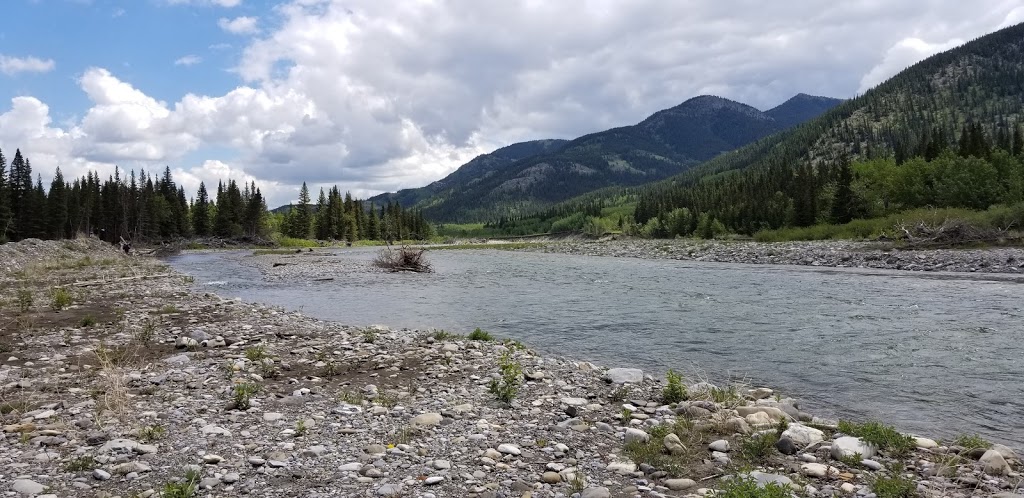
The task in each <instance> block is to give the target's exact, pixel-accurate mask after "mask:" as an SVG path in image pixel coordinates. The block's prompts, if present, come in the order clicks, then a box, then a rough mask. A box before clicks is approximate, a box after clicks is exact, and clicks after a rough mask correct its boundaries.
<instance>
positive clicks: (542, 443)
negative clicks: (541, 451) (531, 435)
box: [534, 439, 548, 448]
mask: <svg viewBox="0 0 1024 498" xmlns="http://www.w3.org/2000/svg"><path fill="white" fill-rule="evenodd" d="M534 444H535V445H536V446H537V447H538V448H543V447H545V446H547V445H548V440H547V439H538V440H537V441H535V442H534Z"/></svg>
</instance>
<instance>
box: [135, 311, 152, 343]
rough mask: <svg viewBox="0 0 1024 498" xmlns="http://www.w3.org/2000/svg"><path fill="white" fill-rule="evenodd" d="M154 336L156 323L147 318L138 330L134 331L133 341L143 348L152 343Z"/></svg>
mask: <svg viewBox="0 0 1024 498" xmlns="http://www.w3.org/2000/svg"><path fill="white" fill-rule="evenodd" d="M155 335H156V323H155V322H154V321H153V320H150V319H148V318H147V319H146V320H145V321H144V322H142V325H140V326H139V328H138V330H136V332H135V337H134V339H135V342H137V343H139V344H142V345H144V346H145V345H149V343H151V342H153V336H155Z"/></svg>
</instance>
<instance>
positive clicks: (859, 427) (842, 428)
mask: <svg viewBox="0 0 1024 498" xmlns="http://www.w3.org/2000/svg"><path fill="white" fill-rule="evenodd" d="M837 428H838V430H839V432H842V433H843V434H847V435H850V436H854V437H859V438H860V439H861V440H863V441H864V442H866V443H868V444H872V445H874V446H875V447H876V448H878V449H880V450H885V451H886V452H888V453H890V454H891V456H895V457H904V456H907V455H909V454H910V452H911V451H913V450H914V448H915V447H916V444H915V442H914V438H912V437H910V436H906V435H903V434H900V432H899V431H897V430H896V429H895V428H893V427H892V426H888V425H885V424H883V423H881V422H876V421H869V422H864V423H856V422H850V421H848V420H840V421H839V425H838V427H837Z"/></svg>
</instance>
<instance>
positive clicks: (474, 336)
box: [466, 327, 494, 341]
mask: <svg viewBox="0 0 1024 498" xmlns="http://www.w3.org/2000/svg"><path fill="white" fill-rule="evenodd" d="M466 338H467V339H469V340H471V341H493V340H494V336H492V335H491V334H490V332H487V331H485V330H481V329H480V327H477V328H476V330H474V331H472V332H470V333H469V335H468V336H467V337H466Z"/></svg>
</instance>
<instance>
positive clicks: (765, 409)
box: [736, 406, 791, 422]
mask: <svg viewBox="0 0 1024 498" xmlns="http://www.w3.org/2000/svg"><path fill="white" fill-rule="evenodd" d="M736 413H739V414H740V416H741V417H743V418H747V417H748V416H749V415H752V414H755V413H764V414H765V415H768V417H769V418H770V419H771V420H772V421H775V422H778V421H780V420H790V419H791V417H790V416H789V415H787V414H786V412H784V411H782V410H780V409H778V408H775V407H774V406H737V407H736ZM748 420H749V419H748Z"/></svg>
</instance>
